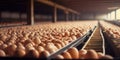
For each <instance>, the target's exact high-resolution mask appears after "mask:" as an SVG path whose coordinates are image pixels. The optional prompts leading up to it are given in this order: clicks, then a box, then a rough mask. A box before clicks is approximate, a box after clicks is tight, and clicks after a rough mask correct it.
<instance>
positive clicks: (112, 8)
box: [107, 7, 119, 10]
mask: <svg viewBox="0 0 120 60" xmlns="http://www.w3.org/2000/svg"><path fill="white" fill-rule="evenodd" d="M118 8H119V7H108V8H107V9H108V10H115V9H118Z"/></svg>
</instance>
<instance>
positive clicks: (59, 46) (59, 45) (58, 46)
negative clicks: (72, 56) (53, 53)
mask: <svg viewBox="0 0 120 60" xmlns="http://www.w3.org/2000/svg"><path fill="white" fill-rule="evenodd" d="M54 45H55V46H56V47H57V48H58V49H60V48H62V46H61V44H59V43H55V44H54Z"/></svg>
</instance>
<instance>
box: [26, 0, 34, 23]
mask: <svg viewBox="0 0 120 60" xmlns="http://www.w3.org/2000/svg"><path fill="white" fill-rule="evenodd" d="M27 24H28V25H33V24H34V0H29V1H28V12H27Z"/></svg>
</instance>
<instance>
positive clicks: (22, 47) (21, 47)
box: [17, 45, 25, 50]
mask: <svg viewBox="0 0 120 60" xmlns="http://www.w3.org/2000/svg"><path fill="white" fill-rule="evenodd" d="M17 49H23V50H25V47H24V46H23V45H20V46H18V47H17Z"/></svg>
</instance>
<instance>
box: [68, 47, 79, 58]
mask: <svg viewBox="0 0 120 60" xmlns="http://www.w3.org/2000/svg"><path fill="white" fill-rule="evenodd" d="M67 52H69V53H70V55H71V57H72V58H73V59H78V58H79V52H78V50H77V49H76V48H75V47H72V48H69V49H68V50H67Z"/></svg>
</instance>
